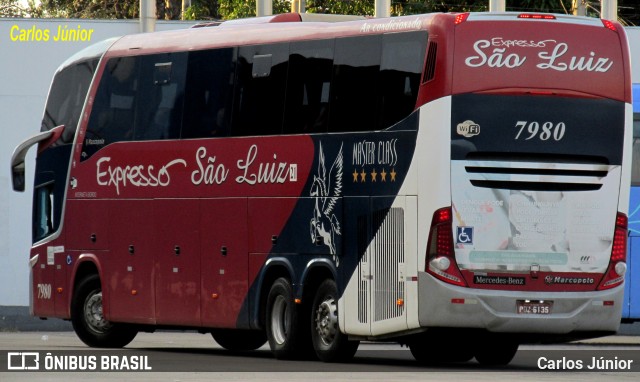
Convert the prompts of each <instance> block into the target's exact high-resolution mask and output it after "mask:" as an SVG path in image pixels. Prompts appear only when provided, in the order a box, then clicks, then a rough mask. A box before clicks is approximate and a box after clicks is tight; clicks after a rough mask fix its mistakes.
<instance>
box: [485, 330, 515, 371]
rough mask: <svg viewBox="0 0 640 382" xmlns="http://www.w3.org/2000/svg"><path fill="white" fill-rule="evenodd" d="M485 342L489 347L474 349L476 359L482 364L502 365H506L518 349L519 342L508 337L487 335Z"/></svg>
mask: <svg viewBox="0 0 640 382" xmlns="http://www.w3.org/2000/svg"><path fill="white" fill-rule="evenodd" d="M488 341H490V342H485V343H489V344H491V347H489V348H485V349H482V350H476V361H478V363H480V364H481V365H484V366H504V365H508V364H509V362H511V360H512V359H513V357H514V356H515V355H516V352H517V351H518V346H519V344H518V343H517V342H514V341H509V340H508V339H501V338H491V337H488Z"/></svg>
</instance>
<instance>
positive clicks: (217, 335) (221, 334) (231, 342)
mask: <svg viewBox="0 0 640 382" xmlns="http://www.w3.org/2000/svg"><path fill="white" fill-rule="evenodd" d="M211 335H212V336H213V339H214V340H215V341H216V342H217V343H218V345H220V346H222V347H223V348H225V349H227V350H231V351H250V350H256V349H258V348H259V347H261V346H262V345H264V344H265V343H266V342H267V336H266V335H265V334H264V332H262V331H258V330H241V329H217V330H214V331H213V332H211Z"/></svg>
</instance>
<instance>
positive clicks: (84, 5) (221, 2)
mask: <svg viewBox="0 0 640 382" xmlns="http://www.w3.org/2000/svg"><path fill="white" fill-rule="evenodd" d="M27 1H28V3H27V4H26V5H25V3H24V1H22V2H21V1H20V0H0V17H58V18H96V19H130V18H137V17H139V12H140V2H139V0H39V1H38V0H27ZM36 1H37V2H36ZM255 1H256V0H191V6H190V7H189V8H188V9H186V11H185V12H184V15H183V14H182V0H156V10H157V15H158V18H159V19H165V20H177V19H181V18H184V19H188V20H212V19H213V20H218V19H222V20H228V19H236V18H242V17H251V16H255V9H256V3H255ZM639 3H640V2H639V1H638V0H618V15H619V18H620V19H621V21H622V22H623V23H624V24H627V25H640V4H639ZM488 6H489V0H392V2H391V8H392V9H391V11H392V15H394V16H397V15H408V14H416V13H429V12H460V11H486V10H487V9H488ZM571 6H572V0H506V8H507V11H538V12H554V13H569V12H571ZM290 9H291V0H273V13H284V12H289V10H290ZM306 10H307V12H311V13H336V14H354V15H373V12H374V0H307V3H306ZM599 11H600V0H588V1H587V15H589V16H594V17H597V16H598V13H599Z"/></svg>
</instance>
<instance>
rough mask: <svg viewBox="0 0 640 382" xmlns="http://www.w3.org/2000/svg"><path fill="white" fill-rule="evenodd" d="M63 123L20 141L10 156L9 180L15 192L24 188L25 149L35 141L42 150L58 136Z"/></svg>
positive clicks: (22, 190)
mask: <svg viewBox="0 0 640 382" xmlns="http://www.w3.org/2000/svg"><path fill="white" fill-rule="evenodd" d="M63 130H64V125H60V126H56V127H54V128H53V129H51V130H49V131H44V132H42V133H39V134H36V135H34V136H32V137H31V138H27V139H26V140H25V141H24V142H22V143H20V144H19V145H18V146H17V147H16V148H15V150H13V155H12V156H11V181H12V183H13V190H14V191H17V192H24V190H25V185H26V182H25V170H26V168H25V163H24V158H25V156H27V151H29V149H30V148H31V146H33V145H35V144H36V143H38V144H40V147H39V150H38V151H42V150H44V149H46V148H47V147H49V146H50V145H51V144H53V143H54V142H55V141H57V140H58V138H60V135H62V131H63Z"/></svg>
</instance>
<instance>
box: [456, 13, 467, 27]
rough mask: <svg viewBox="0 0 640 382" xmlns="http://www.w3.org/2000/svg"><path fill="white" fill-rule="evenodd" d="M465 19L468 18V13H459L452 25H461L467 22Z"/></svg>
mask: <svg viewBox="0 0 640 382" xmlns="http://www.w3.org/2000/svg"><path fill="white" fill-rule="evenodd" d="M467 18H469V12H467V13H459V14H457V15H456V18H455V20H454V23H455V24H456V25H458V24H462V23H463V22H465V21H467Z"/></svg>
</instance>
